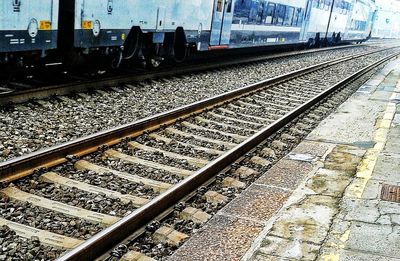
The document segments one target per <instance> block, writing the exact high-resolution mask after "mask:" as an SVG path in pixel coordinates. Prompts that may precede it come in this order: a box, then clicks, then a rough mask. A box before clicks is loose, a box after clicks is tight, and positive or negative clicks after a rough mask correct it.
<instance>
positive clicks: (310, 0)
mask: <svg viewBox="0 0 400 261" xmlns="http://www.w3.org/2000/svg"><path fill="white" fill-rule="evenodd" d="M312 5H313V0H307V7H306V10H305V12H304V18H303V24H302V26H301V36H300V40H301V41H308V38H309V37H310V35H309V34H308V33H309V32H308V31H309V26H310V16H311V9H312Z"/></svg>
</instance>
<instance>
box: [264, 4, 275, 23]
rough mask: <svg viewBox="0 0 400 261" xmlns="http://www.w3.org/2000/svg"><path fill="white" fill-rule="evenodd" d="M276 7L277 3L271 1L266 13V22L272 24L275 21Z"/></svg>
mask: <svg viewBox="0 0 400 261" xmlns="http://www.w3.org/2000/svg"><path fill="white" fill-rule="evenodd" d="M275 8H276V4H273V3H269V4H268V5H267V12H266V13H265V16H266V17H265V23H266V24H272V23H273V20H274V19H273V18H274V13H275Z"/></svg>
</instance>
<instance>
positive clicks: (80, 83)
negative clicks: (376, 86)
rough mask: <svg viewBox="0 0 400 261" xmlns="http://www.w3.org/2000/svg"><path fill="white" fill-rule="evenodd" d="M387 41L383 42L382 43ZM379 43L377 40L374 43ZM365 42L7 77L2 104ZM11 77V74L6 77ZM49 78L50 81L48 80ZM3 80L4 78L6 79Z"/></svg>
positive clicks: (0, 96) (2, 88)
mask: <svg viewBox="0 0 400 261" xmlns="http://www.w3.org/2000/svg"><path fill="white" fill-rule="evenodd" d="M383 44H384V43H383ZM374 45H376V43H375V44H374ZM360 46H364V47H365V46H372V45H370V44H362V45H344V46H336V47H329V48H321V49H313V50H305V51H304V50H303V51H293V52H286V53H280V54H272V55H271V54H268V55H262V56H259V55H257V56H255V55H244V56H243V58H237V57H236V58H233V59H231V58H229V57H218V58H216V59H211V60H207V61H202V60H200V61H194V63H193V62H192V63H189V64H182V65H179V64H178V65H174V66H166V67H165V68H162V69H160V70H157V71H143V70H128V71H126V72H121V73H119V74H117V73H106V74H104V75H95V76H93V75H88V76H84V75H74V74H71V73H57V72H55V73H51V77H49V75H48V74H44V75H42V76H40V75H36V76H28V77H26V79H21V80H18V81H16V80H12V81H10V80H5V82H8V83H7V84H5V86H4V87H1V82H0V105H7V104H10V103H23V102H26V101H29V100H32V99H44V98H47V97H49V96H53V95H66V94H70V93H74V92H83V91H87V90H93V89H107V88H109V87H110V86H119V85H122V84H126V83H132V82H140V81H144V80H152V79H159V78H165V77H173V76H179V75H183V74H188V73H193V72H201V71H208V70H213V69H219V68H222V67H228V66H237V65H244V64H249V63H256V62H261V61H267V60H277V59H283V58H288V57H293V56H296V55H302V54H311V53H319V52H325V51H332V50H342V49H352V48H358V47H360ZM5 77H6V78H9V76H8V75H7V76H5ZM48 78H50V80H48ZM3 82H4V81H3Z"/></svg>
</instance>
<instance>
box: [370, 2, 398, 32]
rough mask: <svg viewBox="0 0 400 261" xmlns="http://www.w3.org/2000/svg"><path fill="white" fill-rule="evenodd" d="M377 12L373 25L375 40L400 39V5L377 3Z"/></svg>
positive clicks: (395, 3)
mask: <svg viewBox="0 0 400 261" xmlns="http://www.w3.org/2000/svg"><path fill="white" fill-rule="evenodd" d="M376 5H377V11H376V16H375V20H374V25H373V31H372V37H374V38H392V39H394V38H397V39H399V38H400V3H399V2H397V1H388V0H385V1H382V0H381V1H376Z"/></svg>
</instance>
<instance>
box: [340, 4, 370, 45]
mask: <svg viewBox="0 0 400 261" xmlns="http://www.w3.org/2000/svg"><path fill="white" fill-rule="evenodd" d="M374 12H375V5H374V3H373V1H372V0H355V2H354V8H353V10H352V13H351V17H350V19H351V20H350V23H349V24H348V27H347V33H346V36H345V40H348V41H349V40H356V41H361V40H366V39H367V38H368V37H369V35H370V33H371V30H372V23H373V21H372V20H373V14H374Z"/></svg>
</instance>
